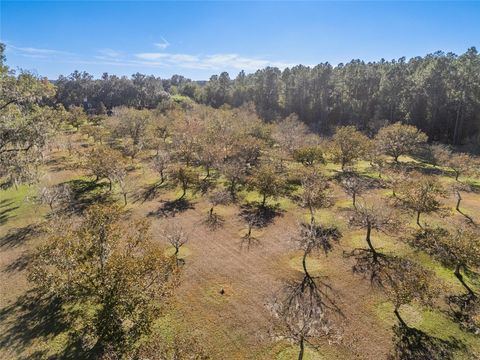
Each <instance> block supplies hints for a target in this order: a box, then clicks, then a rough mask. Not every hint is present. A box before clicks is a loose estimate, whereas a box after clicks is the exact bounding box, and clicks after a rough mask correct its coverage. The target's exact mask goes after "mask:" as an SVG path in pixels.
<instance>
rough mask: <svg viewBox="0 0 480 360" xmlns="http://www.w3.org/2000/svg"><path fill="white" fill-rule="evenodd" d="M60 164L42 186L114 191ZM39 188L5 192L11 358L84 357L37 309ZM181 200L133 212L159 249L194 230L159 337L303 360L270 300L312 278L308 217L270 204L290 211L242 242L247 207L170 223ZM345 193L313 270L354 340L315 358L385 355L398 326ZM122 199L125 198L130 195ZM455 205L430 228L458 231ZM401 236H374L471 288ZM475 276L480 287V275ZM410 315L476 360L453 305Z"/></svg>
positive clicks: (0, 260)
mask: <svg viewBox="0 0 480 360" xmlns="http://www.w3.org/2000/svg"><path fill="white" fill-rule="evenodd" d="M49 156H50V159H49V160H50V161H49V165H48V168H47V169H46V176H44V177H43V178H42V179H41V182H42V183H43V184H54V183H61V182H65V181H71V182H72V181H73V182H74V183H75V184H77V185H78V188H79V189H82V191H83V192H84V195H85V196H86V197H88V196H93V195H95V192H102V191H104V190H102V188H98V187H94V188H88V184H89V181H90V180H91V179H90V178H88V177H87V176H86V174H84V173H82V172H80V171H78V170H76V169H69V168H68V167H62V166H61V165H62V163H63V161H64V157H65V156H66V154H64V153H61V152H52V153H51V154H50V155H49ZM402 160H403V161H410V159H402ZM289 166H292V167H296V166H298V165H297V164H291V165H289ZM358 168H359V170H360V171H361V173H362V174H363V175H364V176H369V177H372V178H375V177H377V176H378V175H377V174H376V173H373V172H372V173H371V172H370V171H369V169H368V164H367V163H360V164H359V165H358ZM323 171H324V172H325V174H326V175H329V176H333V175H335V174H336V173H337V172H338V171H339V168H338V167H337V166H335V165H332V164H328V165H327V166H325V167H324V170H323ZM134 172H135V174H136V175H137V179H138V183H137V186H136V188H137V190H138V191H140V189H142V188H143V187H145V186H147V185H148V184H152V183H154V182H155V180H156V178H155V176H154V174H152V173H151V172H149V171H148V170H142V168H141V167H138V168H137V169H136V170H134ZM440 178H441V180H442V182H444V183H449V182H451V181H452V180H451V178H449V177H446V176H443V175H442V176H440ZM471 181H475V180H473V179H471ZM477 184H478V183H477ZM36 192H37V186H25V185H22V186H20V187H18V188H10V189H8V190H0V254H1V256H0V270H1V273H0V276H1V278H0V281H1V284H2V285H1V298H0V322H1V329H0V358H1V359H35V358H39V359H43V358H45V359H46V358H60V357H61V356H60V355H59V354H63V356H64V357H66V358H68V356H70V358H75V357H74V355H72V354H71V353H68V349H66V348H65V347H66V344H67V340H68V332H66V331H65V330H64V329H63V328H62V326H61V323H59V322H58V321H57V320H56V319H52V315H51V312H48V311H47V310H48V308H45V307H44V305H42V304H36V303H33V304H32V303H30V304H29V305H28V303H27V302H26V301H27V300H26V295H28V289H29V284H28V281H27V279H26V267H27V266H28V260H29V255H30V254H31V251H32V249H34V248H35V247H36V246H37V245H38V244H39V243H41V241H42V240H41V236H39V235H38V234H37V233H38V229H37V227H38V226H37V225H38V224H40V223H41V222H42V221H44V220H45V219H46V217H48V216H49V211H48V207H46V206H40V205H38V204H37V203H36V202H35V195H36ZM114 193H115V189H114ZM180 193H181V192H180V190H179V189H172V188H169V187H168V186H166V187H164V188H162V189H160V190H159V193H158V195H157V196H156V197H155V198H154V199H152V200H147V201H141V200H139V199H140V197H138V196H137V194H130V195H129V204H128V205H127V207H126V208H127V209H128V210H129V211H130V212H131V216H133V217H147V218H148V219H150V220H151V223H152V232H153V235H154V237H155V238H156V239H157V240H158V241H162V240H161V236H160V233H161V229H162V228H163V227H164V226H165V225H166V224H167V223H169V222H172V221H175V222H177V223H179V224H181V225H182V226H183V228H184V229H185V230H186V231H187V232H188V233H189V242H188V244H186V245H185V246H184V247H183V248H182V249H181V251H180V257H181V258H183V259H184V260H185V267H184V272H183V274H182V281H181V285H180V286H179V288H178V289H177V292H176V297H175V304H176V306H175V309H174V310H173V309H172V310H171V311H170V312H169V313H168V314H166V316H165V317H164V318H163V319H161V321H159V323H158V324H157V326H156V327H157V330H158V331H159V332H161V333H163V334H164V335H165V336H168V333H169V331H171V328H172V326H173V325H172V324H175V327H177V328H180V329H184V330H186V331H188V332H190V333H194V334H196V335H198V336H199V337H200V338H201V339H202V342H203V343H204V344H205V347H206V348H207V349H208V350H209V351H210V352H211V354H212V357H213V358H214V359H278V360H286V359H295V358H296V356H297V349H296V347H293V346H292V344H290V343H289V342H286V341H284V340H278V341H277V340H275V339H272V336H270V333H271V331H270V330H271V318H270V313H269V311H268V307H267V304H268V303H269V301H270V300H271V299H272V297H273V295H274V294H275V291H276V290H277V289H278V288H279V286H280V285H281V283H282V281H284V280H286V279H290V278H294V277H296V276H298V275H299V274H300V272H301V271H302V268H301V253H300V252H299V251H298V250H296V249H295V245H294V243H293V241H292V237H293V235H294V234H295V229H296V227H297V224H298V222H300V221H302V220H303V219H305V218H306V216H307V211H306V210H305V209H302V208H300V207H299V206H298V205H297V204H296V203H295V202H293V201H292V200H291V199H290V198H289V197H282V198H279V199H275V200H273V199H270V200H269V203H270V204H277V203H278V206H279V208H280V212H279V215H278V216H277V217H275V219H274V221H273V223H271V224H269V225H268V226H266V227H264V228H261V229H253V236H254V237H255V238H256V242H255V243H253V244H251V246H246V244H245V243H242V239H241V236H242V234H244V233H245V231H246V225H245V223H244V222H243V221H242V220H241V218H240V217H239V212H240V208H239V205H238V204H232V205H229V206H219V207H218V208H217V212H218V214H220V215H221V216H222V217H223V219H224V226H223V227H221V228H219V229H217V230H216V231H212V230H210V229H209V228H208V227H207V226H205V224H204V223H203V222H204V219H205V218H206V214H207V212H208V209H209V207H210V205H209V204H208V203H207V202H206V200H205V199H204V198H202V197H201V196H200V195H198V194H197V195H193V194H190V193H188V195H187V197H188V200H189V201H190V205H191V206H190V207H189V208H187V209H185V210H184V211H182V212H181V213H177V214H176V215H175V216H174V217H172V216H166V215H168V214H167V213H165V211H163V210H164V209H165V205H166V202H168V201H169V200H173V199H175V198H177V197H178V196H179V194H180ZM389 193H390V192H389V191H387V190H385V189H373V190H371V191H369V192H368V193H366V194H365V195H364V198H365V199H367V200H368V201H377V200H378V199H379V198H380V197H385V196H386V195H387V194H389ZM87 195H88V196H87ZM241 195H242V198H243V201H258V200H259V195H258V194H256V193H254V192H247V191H243V192H242V194H241ZM333 195H334V199H335V204H334V206H332V207H331V208H328V209H322V210H321V211H318V212H317V214H316V216H317V220H318V221H319V222H320V223H322V224H325V225H328V224H331V225H333V224H334V225H335V226H337V227H338V228H339V229H340V230H341V232H342V234H343V237H342V239H341V241H340V244H339V246H337V247H336V248H335V249H334V251H333V252H332V253H330V254H329V255H328V256H327V257H325V256H324V255H323V254H320V255H319V256H311V257H309V258H308V268H309V269H310V270H311V272H312V274H314V275H318V276H324V277H326V279H328V281H329V282H330V283H331V285H332V286H333V288H334V289H335V292H336V294H337V296H338V305H339V306H340V308H341V309H342V311H343V313H344V314H345V318H346V319H347V321H346V322H345V326H344V334H343V338H344V341H343V342H341V343H339V344H328V343H327V342H325V344H323V345H322V346H321V347H320V348H319V349H312V348H309V349H307V353H306V356H305V358H306V359H310V360H312V359H322V360H323V359H385V358H386V357H387V354H388V353H389V352H390V351H391V350H392V347H393V342H392V336H393V332H392V326H393V325H394V324H395V322H396V320H395V318H394V315H393V312H392V310H393V306H392V304H391V303H389V302H388V301H387V299H386V297H385V296H384V294H383V293H382V291H380V290H378V289H375V288H372V287H371V286H370V283H369V281H368V279H364V278H362V277H361V276H358V275H355V274H353V273H352V270H351V269H352V265H353V260H352V259H351V258H348V257H345V256H344V253H346V252H349V251H351V250H353V249H354V248H356V247H359V246H363V242H364V233H363V232H362V231H360V230H354V229H351V228H349V226H348V216H349V215H348V213H349V210H351V208H352V205H351V199H350V198H349V197H348V196H347V195H346V194H345V193H344V192H343V191H342V190H341V189H340V188H339V187H338V186H337V185H333ZM111 196H112V197H113V199H115V200H117V201H119V203H120V202H122V199H121V196H120V195H119V194H113V195H111ZM443 202H444V206H445V208H446V209H447V213H448V218H442V217H440V216H439V215H431V216H430V215H424V217H423V221H425V222H428V223H430V224H435V223H439V222H447V223H448V221H449V219H453V218H456V219H457V220H460V221H463V220H464V218H463V216H462V215H461V214H459V213H457V212H455V211H454V207H455V199H454V198H453V195H452V196H450V197H447V198H445V199H443ZM462 210H463V211H464V212H465V213H467V214H469V215H470V216H471V217H472V218H473V219H474V221H476V222H480V194H478V193H475V192H469V193H464V194H463V202H462ZM402 216H403V217H405V221H407V222H408V223H409V225H410V226H411V227H414V226H415V219H414V215H413V214H407V213H405V214H403V215H402ZM394 235H395V236H386V235H385V234H378V233H374V234H373V238H372V239H373V242H374V244H375V246H376V247H377V248H378V249H380V250H381V251H382V252H385V253H391V254H395V255H399V256H402V257H407V258H410V259H413V260H415V261H417V262H420V263H422V264H423V265H424V266H426V267H427V268H429V269H431V270H433V271H434V273H435V274H436V277H437V279H432V281H439V282H441V283H442V284H443V285H444V286H445V289H446V292H447V293H449V294H450V293H452V294H453V293H458V292H461V291H462V288H461V287H460V285H459V284H458V282H457V281H456V279H455V277H454V275H453V272H452V270H451V269H446V268H444V267H443V266H442V265H441V264H439V263H438V262H437V261H435V260H433V259H432V258H431V257H430V256H428V255H427V254H425V253H423V252H419V251H415V250H413V249H412V248H410V247H409V246H408V245H407V244H405V243H404V242H403V241H402V240H401V237H402V235H403V234H394ZM165 246H166V252H167V253H171V252H172V249H171V248H168V247H167V245H166V244H165ZM466 280H467V282H468V283H469V284H470V285H472V286H473V287H474V288H476V289H477V290H480V280H479V278H478V277H477V278H467V279H466ZM221 289H223V290H224V294H223V295H222V294H220V290H221ZM27 305H28V306H27ZM402 312H403V313H404V317H405V320H406V321H407V323H408V324H409V325H410V326H412V327H415V328H416V329H418V330H420V331H422V332H423V333H425V334H427V335H428V336H430V337H433V338H435V339H440V340H444V341H455V343H458V344H459V347H458V350H456V351H455V358H457V359H474V358H475V356H479V355H480V338H479V337H478V336H475V335H473V334H469V333H467V332H465V331H463V330H461V329H460V327H459V326H458V325H457V324H456V323H455V322H453V321H452V320H451V319H450V318H449V317H448V315H447V314H446V305H445V304H443V303H442V301H441V300H440V301H439V304H438V306H437V307H436V309H435V310H432V309H425V308H422V307H420V306H417V305H411V306H405V307H404V308H402ZM65 354H67V355H68V356H67V355H65ZM72 356H73V357H72Z"/></svg>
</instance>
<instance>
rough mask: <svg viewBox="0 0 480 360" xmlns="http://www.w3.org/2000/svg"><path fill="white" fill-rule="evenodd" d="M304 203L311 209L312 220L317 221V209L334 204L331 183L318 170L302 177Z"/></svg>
mask: <svg viewBox="0 0 480 360" xmlns="http://www.w3.org/2000/svg"><path fill="white" fill-rule="evenodd" d="M302 187H303V193H302V195H301V202H302V205H303V206H304V207H306V208H308V209H309V211H310V221H311V222H312V223H313V222H314V221H315V209H320V208H324V207H328V206H330V205H331V204H332V198H331V193H330V191H329V190H330V184H329V183H328V181H327V179H326V178H325V177H323V176H322V175H320V174H318V173H317V172H316V171H312V172H309V173H306V174H305V176H304V177H303V179H302Z"/></svg>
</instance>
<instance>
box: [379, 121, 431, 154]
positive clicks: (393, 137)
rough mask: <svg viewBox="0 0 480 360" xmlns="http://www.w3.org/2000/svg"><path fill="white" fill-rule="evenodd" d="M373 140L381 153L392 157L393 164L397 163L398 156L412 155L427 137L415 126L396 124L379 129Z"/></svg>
mask: <svg viewBox="0 0 480 360" xmlns="http://www.w3.org/2000/svg"><path fill="white" fill-rule="evenodd" d="M375 139H376V141H377V144H378V146H379V148H380V149H381V150H382V151H383V153H384V154H386V155H389V156H391V157H393V160H394V161H395V163H398V158H399V157H400V156H402V155H412V154H413V153H414V152H415V151H417V150H419V148H420V146H422V145H423V144H424V143H425V142H426V141H427V140H428V137H427V135H425V134H424V133H423V132H422V131H420V130H418V129H417V128H416V127H415V126H412V125H404V124H402V123H400V122H397V123H395V124H392V125H388V126H385V127H383V128H381V129H380V130H379V131H378V134H377V136H376V138H375Z"/></svg>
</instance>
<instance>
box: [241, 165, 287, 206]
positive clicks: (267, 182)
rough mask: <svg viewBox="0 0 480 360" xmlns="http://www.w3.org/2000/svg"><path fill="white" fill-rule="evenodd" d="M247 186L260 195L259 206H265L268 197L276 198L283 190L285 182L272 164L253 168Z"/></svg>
mask: <svg viewBox="0 0 480 360" xmlns="http://www.w3.org/2000/svg"><path fill="white" fill-rule="evenodd" d="M249 187H250V189H252V190H256V191H257V192H258V193H259V194H260V196H261V197H262V201H261V206H262V207H265V204H266V201H267V199H268V198H269V197H273V198H276V197H278V196H280V195H282V194H284V192H285V188H286V183H285V180H284V179H283V177H282V176H281V175H279V174H277V172H276V171H275V169H274V167H273V166H270V165H263V166H261V167H259V168H258V169H256V170H255V172H254V173H253V175H252V177H251V178H250V181H249Z"/></svg>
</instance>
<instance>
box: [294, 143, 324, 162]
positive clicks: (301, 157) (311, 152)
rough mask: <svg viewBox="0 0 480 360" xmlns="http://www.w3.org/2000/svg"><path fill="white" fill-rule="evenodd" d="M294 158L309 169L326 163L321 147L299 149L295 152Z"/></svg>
mask: <svg viewBox="0 0 480 360" xmlns="http://www.w3.org/2000/svg"><path fill="white" fill-rule="evenodd" d="M293 158H294V159H295V160H296V161H298V162H299V163H301V164H303V165H304V166H307V167H310V166H313V165H315V164H318V163H319V164H323V163H324V162H325V159H324V157H323V151H322V149H321V148H320V147H319V146H304V147H302V148H299V149H297V150H295V151H294V152H293Z"/></svg>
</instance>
